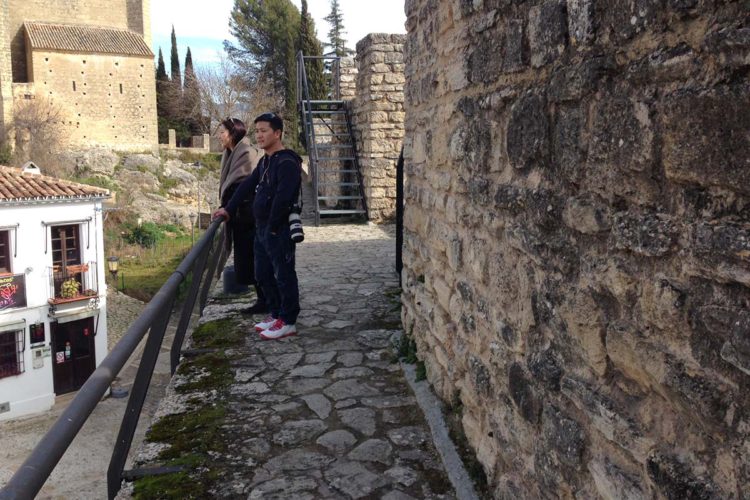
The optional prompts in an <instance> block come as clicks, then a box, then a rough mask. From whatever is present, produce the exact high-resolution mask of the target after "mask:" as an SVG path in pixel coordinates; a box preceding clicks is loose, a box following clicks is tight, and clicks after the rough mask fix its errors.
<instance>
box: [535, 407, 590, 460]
mask: <svg viewBox="0 0 750 500" xmlns="http://www.w3.org/2000/svg"><path fill="white" fill-rule="evenodd" d="M542 432H543V436H544V440H545V441H546V442H547V444H548V445H549V446H550V447H551V449H553V450H554V451H555V452H556V455H557V457H558V459H559V460H560V461H561V462H562V463H563V464H565V465H567V466H571V467H577V466H578V465H580V464H581V460H582V459H583V452H584V450H585V449H586V435H585V433H584V431H583V428H582V427H581V425H580V424H579V423H578V422H576V421H575V420H573V419H571V418H568V417H567V416H566V415H565V414H564V413H562V412H561V411H560V410H559V409H558V408H556V407H554V406H552V405H547V406H545V407H544V411H543V417H542Z"/></svg>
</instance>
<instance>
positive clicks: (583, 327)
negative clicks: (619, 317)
mask: <svg viewBox="0 0 750 500" xmlns="http://www.w3.org/2000/svg"><path fill="white" fill-rule="evenodd" d="M557 309H558V314H559V315H560V318H561V319H562V320H563V321H564V322H565V325H566V327H567V331H568V333H569V334H570V336H571V337H572V338H573V339H575V340H576V341H577V342H578V343H579V344H580V346H581V348H582V349H583V353H584V357H583V359H582V361H584V362H585V363H587V364H588V366H590V367H591V368H592V369H593V370H594V372H595V373H596V374H597V375H599V376H603V375H604V374H605V372H606V371H607V351H606V349H605V346H604V337H605V328H606V324H607V317H606V314H605V312H604V311H603V310H602V309H601V308H600V307H599V305H598V304H597V303H596V300H594V298H593V297H592V294H591V292H588V291H584V290H579V291H578V292H576V293H575V294H572V295H571V296H569V297H566V300H564V302H563V303H562V304H561V305H560V306H559V307H558V308H557Z"/></svg>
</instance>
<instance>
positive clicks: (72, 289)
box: [48, 262, 99, 304]
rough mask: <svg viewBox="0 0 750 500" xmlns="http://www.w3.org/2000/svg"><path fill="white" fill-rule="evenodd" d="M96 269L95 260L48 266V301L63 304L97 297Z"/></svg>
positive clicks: (97, 281)
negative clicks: (73, 264) (70, 264)
mask: <svg viewBox="0 0 750 500" xmlns="http://www.w3.org/2000/svg"><path fill="white" fill-rule="evenodd" d="M97 269H98V268H97V266H96V262H89V263H86V264H78V265H75V266H66V267H62V268H58V267H50V268H48V271H49V273H48V274H49V291H48V301H49V303H50V304H64V303H66V302H74V301H77V300H86V299H90V298H93V297H97V296H98V295H99V279H98V276H97Z"/></svg>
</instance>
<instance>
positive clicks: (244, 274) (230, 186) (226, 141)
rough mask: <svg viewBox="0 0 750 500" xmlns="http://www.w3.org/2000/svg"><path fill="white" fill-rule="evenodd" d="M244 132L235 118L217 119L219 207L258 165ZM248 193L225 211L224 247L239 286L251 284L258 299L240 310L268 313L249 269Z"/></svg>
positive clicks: (252, 225)
mask: <svg viewBox="0 0 750 500" xmlns="http://www.w3.org/2000/svg"><path fill="white" fill-rule="evenodd" d="M246 134H247V128H246V127H245V124H244V123H243V122H242V121H241V120H239V119H237V118H227V119H226V120H224V121H222V122H221V125H219V130H218V137H219V141H220V142H221V145H222V146H223V147H224V154H223V155H222V157H221V180H220V182H219V186H220V187H219V199H220V200H221V206H220V208H223V207H224V206H225V205H226V204H227V203H229V200H230V199H232V195H233V194H234V191H235V190H236V189H237V186H239V185H240V183H241V182H242V180H243V179H244V178H245V177H247V176H248V175H250V173H251V172H252V171H253V169H254V168H255V167H256V166H257V165H258V160H259V159H260V154H259V153H258V150H257V149H255V148H254V147H253V146H250V145H249V144H248V143H246V142H243V141H242V139H243V138H244V137H245V135H246ZM254 194H255V193H251V194H249V195H248V198H247V199H246V200H243V202H242V203H241V204H240V206H239V207H238V208H237V211H236V213H233V214H229V215H230V218H229V221H228V222H227V228H226V232H225V234H226V235H227V238H226V244H227V247H228V248H227V250H230V249H231V248H232V246H234V273H235V279H236V281H237V283H238V284H241V285H254V286H255V292H256V294H257V296H258V301H257V302H256V303H255V304H253V305H252V306H250V307H249V308H247V309H244V310H243V311H242V312H244V313H246V314H259V313H266V312H268V310H267V307H266V303H265V300H264V297H263V293H262V292H261V290H260V287H259V286H258V285H257V283H256V282H255V273H254V269H253V258H254V256H253V240H254V239H255V220H254V219H253V196H254Z"/></svg>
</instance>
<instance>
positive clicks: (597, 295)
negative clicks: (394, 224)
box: [403, 0, 750, 499]
mask: <svg viewBox="0 0 750 500" xmlns="http://www.w3.org/2000/svg"><path fill="white" fill-rule="evenodd" d="M406 10H407V16H408V21H407V27H408V32H409V35H408V38H407V41H406V47H405V59H406V77H407V85H406V97H407V99H406V137H407V138H406V141H405V156H406V212H405V228H406V233H405V248H404V266H405V267H404V276H403V278H404V294H403V302H404V308H403V320H404V326H405V328H406V330H407V332H408V333H410V334H412V335H413V336H414V337H415V338H416V340H417V345H418V350H419V356H420V357H421V358H422V359H423V360H424V361H425V362H426V366H427V373H428V378H429V380H430V381H431V383H432V384H433V385H434V387H435V388H436V389H437V390H438V392H439V393H440V394H441V395H442V396H443V398H444V399H445V400H446V401H448V402H450V401H454V402H458V401H460V403H461V405H462V408H463V417H462V418H463V420H462V422H463V428H464V431H465V433H466V435H467V437H468V440H469V443H470V444H471V446H472V447H473V448H474V450H475V451H476V454H477V457H478V459H479V461H480V462H481V463H482V465H483V467H484V470H485V471H486V473H487V476H488V479H489V484H490V488H491V490H492V492H493V493H494V495H495V497H497V498H535V499H536V498H559V497H562V498H573V497H575V498H631V499H637V498H670V499H672V498H674V499H678V498H680V499H682V498H747V494H748V493H747V492H748V485H750V312H749V311H750V133H749V132H748V131H750V84H749V83H748V79H747V75H748V70H750V41H749V40H750V36H749V33H750V32H749V31H748V30H749V29H750V28H748V26H750V9H748V8H747V2H742V1H722V2H719V1H714V0H691V1H668V2H667V1H659V2H642V1H637V2H622V1H619V0H602V1H599V2H594V1H592V0H569V1H567V2H565V1H557V0H546V1H540V0H535V1H528V2H515V1H510V0H474V1H468V0H453V1H442V2H438V1H436V0H407V2H406ZM457 407H458V406H456V408H457Z"/></svg>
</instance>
